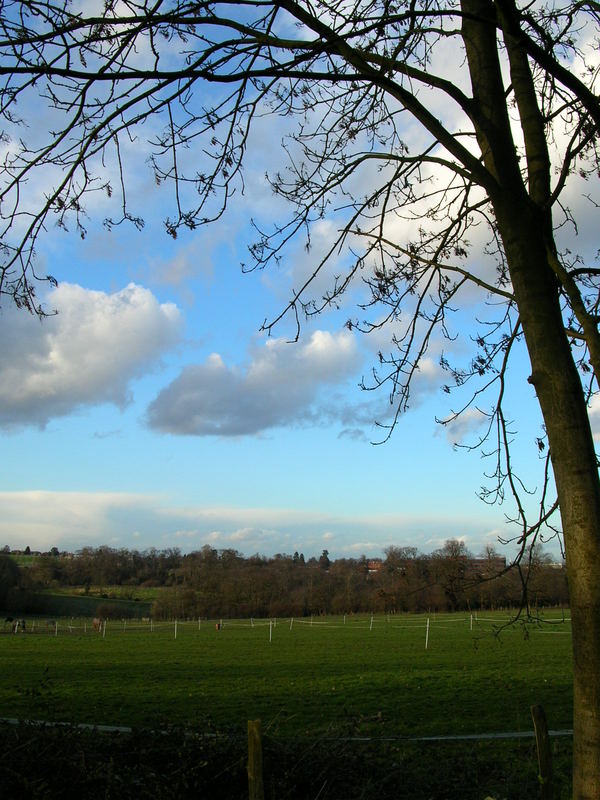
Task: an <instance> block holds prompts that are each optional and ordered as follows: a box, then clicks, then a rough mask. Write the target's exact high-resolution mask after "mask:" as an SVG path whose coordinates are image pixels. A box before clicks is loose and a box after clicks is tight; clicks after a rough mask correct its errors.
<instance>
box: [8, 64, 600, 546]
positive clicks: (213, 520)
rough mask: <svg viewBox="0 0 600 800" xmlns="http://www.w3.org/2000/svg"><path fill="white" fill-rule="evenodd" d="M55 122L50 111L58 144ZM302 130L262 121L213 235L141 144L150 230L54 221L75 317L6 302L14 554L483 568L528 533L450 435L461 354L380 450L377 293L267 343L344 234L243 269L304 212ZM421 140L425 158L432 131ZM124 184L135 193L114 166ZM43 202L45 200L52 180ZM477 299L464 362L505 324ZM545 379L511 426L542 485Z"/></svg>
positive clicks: (93, 220)
mask: <svg viewBox="0 0 600 800" xmlns="http://www.w3.org/2000/svg"><path fill="white" fill-rule="evenodd" d="M459 69H460V67H459V65H456V66H455V70H459ZM445 74H451V72H450V70H449V68H446V70H445ZM456 76H458V72H456ZM456 79H457V80H458V77H456ZM437 110H438V111H440V113H441V109H439V108H438V109H437ZM42 123H43V119H42V115H40V120H39V130H40V131H42V132H43V131H44V130H46V129H47V127H48V126H47V125H44V124H42ZM453 124H454V123H453ZM151 132H152V130H151V131H150V133H151ZM284 133H285V129H284V127H283V123H281V122H276V121H274V120H273V119H272V118H271V119H268V118H265V119H263V120H259V121H258V122H257V128H256V130H255V131H254V133H253V135H252V137H251V139H250V141H249V144H248V157H247V159H246V167H245V185H246V189H245V193H244V194H243V195H242V194H240V193H238V194H237V195H236V196H235V197H234V199H233V200H232V202H231V203H230V207H229V209H228V212H227V213H226V214H225V215H224V216H223V217H222V219H221V220H219V221H218V222H217V223H214V224H213V225H212V226H210V227H208V228H205V229H201V230H199V231H196V232H194V233H188V234H184V235H181V236H180V237H179V238H178V239H177V240H175V241H174V240H172V239H171V238H169V237H168V236H167V235H166V233H165V230H164V225H163V222H162V220H163V219H164V217H165V216H166V215H167V214H168V213H169V209H170V204H171V203H172V195H171V194H170V193H169V187H168V186H161V187H156V186H155V184H154V180H153V177H152V174H151V173H150V171H149V169H148V167H147V164H146V157H147V155H148V149H147V146H145V145H144V144H143V141H142V140H141V139H140V140H137V141H135V142H133V143H131V144H129V145H128V144H127V143H124V144H123V152H122V156H123V158H124V163H125V164H126V178H127V180H128V199H129V203H130V207H131V210H132V212H133V213H139V214H140V215H141V216H143V217H144V218H145V221H146V225H145V227H144V229H143V230H142V231H137V230H135V229H134V228H132V227H125V226H118V227H115V228H113V230H112V231H108V230H106V228H105V227H104V226H103V225H102V220H103V218H104V217H106V216H110V215H114V214H118V207H115V206H111V204H110V201H109V200H108V198H106V197H103V196H101V195H98V196H96V197H95V198H94V199H93V200H92V202H91V205H90V206H88V212H89V218H88V220H87V228H88V230H87V236H86V238H85V240H81V239H80V238H79V236H78V235H77V234H76V233H75V232H70V233H66V232H64V231H60V230H57V229H54V228H52V227H51V226H49V227H48V230H47V232H46V234H45V235H44V236H43V237H42V238H41V239H40V241H39V242H38V260H39V261H38V266H39V272H40V273H44V274H45V273H50V274H52V275H54V276H55V277H56V278H57V279H58V281H59V285H58V288H57V289H52V288H51V287H46V288H45V289H42V290H41V291H42V292H45V296H44V300H45V302H46V304H47V306H48V308H56V309H57V310H58V312H59V313H58V315H57V316H53V317H50V318H48V319H45V320H43V321H41V322H40V321H39V320H37V319H35V318H33V317H30V316H29V315H27V314H26V313H25V312H23V311H21V312H17V311H16V310H15V309H14V308H12V307H11V306H10V305H9V304H7V303H6V302H5V303H4V306H3V308H2V310H1V312H0V334H1V336H2V342H3V344H4V347H3V349H2V351H1V352H0V436H1V447H2V467H1V479H0V503H1V508H2V514H1V515H0V546H1V545H9V546H10V547H11V548H24V547H25V546H27V545H28V546H30V547H31V548H32V549H43V550H45V549H49V548H50V547H52V546H57V547H59V548H60V549H68V550H77V549H79V548H81V547H84V546H99V545H103V544H108V545H110V546H113V547H127V548H136V549H140V550H143V549H146V548H148V547H156V548H161V549H162V548H167V547H179V548H181V549H182V550H183V551H190V550H194V549H199V548H200V547H202V546H203V545H204V544H211V545H213V546H214V547H216V548H219V549H220V548H225V547H234V548H236V549H238V550H239V551H241V552H242V553H243V554H245V555H250V554H253V553H256V552H258V553H261V554H265V555H271V554H274V553H277V552H285V553H293V552H294V551H296V550H298V551H300V552H303V553H304V554H305V555H306V556H310V555H319V554H320V552H321V551H322V550H323V549H327V550H329V552H330V554H331V555H332V556H334V557H340V556H360V555H362V554H365V555H367V556H371V557H373V556H381V555H382V554H383V551H384V549H385V548H386V547H387V546H389V545H398V546H404V545H412V546H416V547H418V548H419V549H420V550H422V551H424V552H429V551H431V550H433V549H435V548H437V547H440V546H441V545H442V544H443V542H444V541H445V540H446V539H447V538H450V537H456V538H460V539H464V541H465V542H466V544H467V546H468V547H469V548H470V549H471V550H472V551H473V552H474V553H479V552H481V551H482V550H483V548H484V547H485V546H486V545H488V544H492V545H497V541H498V537H499V536H501V537H509V536H511V535H514V534H515V533H516V530H515V529H514V528H511V527H510V526H507V524H506V520H505V512H506V513H508V514H510V513H511V511H512V508H511V506H510V504H508V505H507V507H506V508H505V507H502V506H488V505H486V504H484V503H482V502H481V501H480V500H479V499H478V497H477V492H478V490H479V488H480V486H481V484H482V483H483V482H484V472H485V470H486V469H488V470H489V469H490V467H491V466H492V465H491V464H490V462H489V460H487V461H486V460H485V459H482V457H481V453H480V452H467V451H465V450H462V449H458V450H457V449H456V448H455V447H454V446H453V445H454V443H455V442H456V441H461V442H465V441H470V439H469V438H468V437H469V435H472V434H473V433H474V431H475V432H476V426H475V425H474V423H476V422H477V419H476V417H475V416H474V415H471V416H469V415H466V416H465V417H464V418H463V420H462V422H461V426H455V427H454V428H453V429H448V428H443V427H442V426H440V425H438V424H436V422H435V418H436V416H437V417H438V418H444V417H446V416H447V415H448V413H449V411H450V409H451V407H452V403H454V402H457V400H455V399H454V398H448V396H447V395H445V394H444V393H443V392H442V391H441V385H442V384H443V383H444V381H445V379H444V375H443V374H442V372H441V370H440V367H439V356H440V354H441V348H442V344H441V342H436V341H434V342H433V343H432V348H431V354H430V358H428V360H427V361H425V362H424V363H423V364H422V368H421V372H420V373H419V375H418V377H417V380H416V381H415V385H414V393H413V401H412V403H411V408H410V410H409V411H408V412H407V413H406V414H404V415H403V416H402V417H401V418H400V420H399V423H398V425H397V428H396V430H395V432H394V434H393V436H392V438H391V439H390V440H389V441H388V442H387V443H385V444H382V445H377V446H375V445H373V444H372V442H373V441H376V440H378V439H379V438H380V437H381V432H380V431H379V430H378V429H377V428H375V427H374V425H373V422H374V420H380V421H385V420H386V419H389V411H390V407H389V403H388V398H387V394H386V390H385V389H381V390H379V391H377V392H364V391H362V390H361V389H360V388H359V384H360V382H361V380H362V379H363V377H365V378H366V379H367V380H368V377H369V374H370V371H371V368H372V367H373V366H374V364H375V363H376V354H377V352H378V350H379V349H384V351H385V349H386V348H387V347H389V335H390V331H389V330H387V331H384V332H383V333H375V334H372V335H370V336H361V335H360V334H358V333H356V332H355V331H352V332H351V331H348V330H347V329H345V328H344V322H345V320H346V319H347V317H348V316H352V315H353V314H354V308H353V305H352V303H353V301H355V300H356V299H357V294H356V292H353V294H351V295H350V296H349V298H348V305H347V306H346V307H345V308H342V309H341V310H339V311H328V312H326V313H323V314H322V315H321V316H319V317H316V318H313V319H311V320H310V321H308V322H307V323H306V324H304V325H303V327H302V331H301V336H300V339H299V341H298V342H295V343H290V342H289V339H290V338H291V337H293V333H294V329H293V325H292V324H291V323H290V322H289V321H288V320H284V321H283V322H282V324H281V325H279V326H278V327H277V328H276V329H275V330H274V332H273V336H272V337H271V338H268V337H266V335H265V334H264V333H261V332H260V328H261V324H262V323H263V321H264V320H265V319H272V318H273V317H274V316H276V315H277V314H278V312H279V311H280V310H281V309H282V308H283V307H284V306H285V303H286V301H287V299H288V297H289V292H290V289H291V288H292V287H294V286H298V285H299V284H300V282H301V281H302V280H303V279H304V278H305V277H306V275H308V274H309V273H310V272H311V271H312V269H313V268H314V265H315V258H316V257H317V256H316V254H317V253H318V252H319V251H320V248H323V247H326V246H327V244H328V243H330V242H331V240H332V236H333V235H334V234H335V224H334V222H333V221H332V220H331V219H324V220H323V221H322V222H321V223H318V224H317V225H316V226H315V229H314V231H313V249H312V251H310V252H307V251H306V250H305V249H304V248H303V246H302V245H303V243H302V242H301V241H299V242H297V243H295V244H293V245H292V246H291V247H290V248H288V250H287V251H286V253H285V256H284V258H283V259H282V261H281V263H280V264H279V265H273V266H271V267H270V268H268V269H267V270H265V271H263V272H254V273H251V274H242V271H241V269H240V262H241V261H246V260H247V251H246V247H247V244H248V242H249V241H250V240H251V236H252V231H251V226H250V220H251V218H256V219H258V220H260V221H261V222H263V223H269V222H272V221H273V220H281V219H284V218H285V214H286V209H285V208H284V207H283V206H282V205H281V202H280V201H278V200H277V199H276V198H275V197H274V196H273V194H272V192H271V190H270V188H269V186H268V184H267V182H266V180H265V177H264V173H265V170H266V169H267V168H271V169H275V168H276V166H277V161H278V158H279V157H280V156H282V151H281V150H280V148H279V142H280V140H281V136H282V135H283V134H284ZM32 135H35V131H34V132H33V134H32ZM406 138H407V141H410V142H411V146H412V145H413V144H414V145H415V146H418V144H419V134H418V132H415V131H414V130H412V129H409V130H407V132H406ZM196 156H197V153H196V152H191V153H188V154H187V155H185V154H184V156H183V157H187V158H189V159H193V158H195V157H196ZM103 169H105V170H106V171H107V172H108V173H109V175H108V177H111V174H110V173H111V169H112V170H113V173H112V178H113V179H114V165H112V167H111V166H110V165H107V166H106V167H103ZM574 180H576V178H575V179H574ZM29 190H30V191H31V192H32V196H33V197H35V193H36V192H40V191H42V190H43V185H42V184H40V185H36V184H35V182H33V184H32V185H31V186H30V187H29ZM585 190H586V191H587V187H586V189H585ZM566 194H567V199H568V200H569V201H570V203H571V207H572V209H573V211H574V213H575V215H576V217H577V219H578V221H579V223H580V226H579V243H578V246H579V248H580V250H581V251H582V252H584V253H589V254H591V253H593V252H594V251H595V245H594V242H595V232H596V226H595V221H594V220H595V212H594V211H593V208H592V206H591V205H590V204H589V203H587V201H584V200H583V195H584V190H583V189H582V188H581V187H578V186H577V185H576V184H575V185H574V186H571V185H569V186H568V187H567V192H566ZM586 203H587V205H586ZM409 233H410V231H409V232H408V233H407V235H408V234H409ZM567 235H568V234H563V236H567ZM473 236H474V240H475V242H474V248H473V259H474V263H475V265H476V266H477V268H478V269H479V268H481V269H482V270H483V272H484V273H486V270H488V271H489V269H490V264H489V263H487V264H486V262H485V258H484V257H483V256H482V252H483V240H482V241H481V242H480V243H479V244H478V242H477V232H476V231H475V232H474V234H473ZM567 243H569V242H567V241H563V242H562V244H563V245H565V244H567ZM329 275H330V276H331V272H329ZM326 276H327V273H326V275H325V278H326ZM325 278H324V279H323V280H325ZM320 280H321V279H319V281H320ZM316 288H317V290H318V289H319V282H317V287H316ZM462 299H463V305H464V308H463V310H462V311H461V312H460V313H459V314H457V315H456V319H455V320H454V322H453V325H454V330H455V333H456V334H457V339H456V340H455V341H454V342H453V343H452V344H448V343H446V345H445V346H446V348H449V350H450V355H452V356H454V357H456V358H458V359H459V360H460V359H461V358H463V359H464V358H467V356H468V353H469V352H470V348H469V337H470V336H471V335H473V334H474V333H475V330H476V327H477V326H476V325H475V326H474V323H473V320H474V319H475V318H476V317H481V316H484V315H485V314H487V313H488V312H489V309H487V310H486V309H485V307H484V306H482V305H479V303H480V301H479V300H477V299H476V298H475V297H474V296H471V295H470V294H468V293H467V294H465V295H463V298H462ZM386 337H387V338H386ZM527 374H528V368H527V359H526V356H525V355H524V354H522V353H521V354H517V356H516V359H515V364H514V369H513V371H512V372H511V378H510V381H511V382H510V385H509V400H508V401H507V412H508V414H509V416H510V418H511V419H512V420H514V424H513V428H514V430H515V432H516V434H515V443H514V459H515V463H516V465H517V467H518V470H519V472H520V474H522V475H523V476H524V477H525V479H526V480H527V482H528V485H529V486H530V487H536V486H539V482H540V474H539V466H540V461H539V456H538V453H537V450H536V447H535V439H536V437H537V436H538V435H539V433H540V421H539V416H538V413H537V407H536V403H535V398H534V396H533V390H532V388H531V386H530V385H529V384H528V383H527V380H526V378H527ZM593 419H594V421H595V417H594V416H593ZM465 437H466V438H465ZM500 549H501V548H500ZM549 549H550V550H552V551H554V552H557V550H558V549H557V546H556V544H551V545H550V546H549ZM502 552H505V553H506V554H507V555H508V556H510V555H512V553H513V550H512V549H511V548H510V547H507V548H506V549H505V550H502Z"/></svg>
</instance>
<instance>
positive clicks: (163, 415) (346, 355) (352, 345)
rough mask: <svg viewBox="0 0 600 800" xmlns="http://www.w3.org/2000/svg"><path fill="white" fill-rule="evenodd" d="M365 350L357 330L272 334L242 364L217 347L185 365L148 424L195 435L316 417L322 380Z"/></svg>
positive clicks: (347, 368) (342, 374)
mask: <svg viewBox="0 0 600 800" xmlns="http://www.w3.org/2000/svg"><path fill="white" fill-rule="evenodd" d="M361 361H362V357H361V355H360V354H359V351H358V348H357V346H356V341H355V339H354V337H353V335H352V334H351V333H350V332H348V331H343V332H340V333H337V334H334V333H329V332H327V331H316V332H315V333H313V334H312V336H311V337H310V338H309V339H308V340H307V341H306V342H303V343H295V344H291V343H289V342H286V341H285V340H284V339H268V340H267V341H266V342H265V343H264V344H262V345H260V346H257V347H255V348H254V350H253V352H252V353H251V358H250V361H249V363H248V364H247V365H246V366H244V367H238V366H231V367H230V366H228V365H226V364H225V362H224V361H223V359H222V358H221V356H219V355H218V354H216V353H213V354H212V355H211V356H209V358H208V359H207V360H206V361H205V362H204V363H203V364H194V365H189V366H187V367H185V368H184V369H183V370H182V371H181V373H180V375H179V376H178V377H177V378H176V379H175V380H174V381H173V382H172V383H171V384H170V385H169V386H167V387H166V388H165V389H163V390H162V391H161V392H160V394H159V395H158V396H157V397H156V399H155V400H154V401H153V402H152V403H151V405H150V406H149V408H148V415H147V419H148V424H149V425H150V427H151V428H154V429H155V430H159V431H163V432H165V433H173V434H181V435H194V436H240V435H249V434H256V433H259V432H261V431H264V430H267V429H269V428H273V427H277V426H281V425H300V424H307V423H312V424H315V423H318V422H319V421H321V420H322V419H323V416H324V415H327V416H329V413H330V412H329V411H326V410H325V406H324V405H323V406H320V405H319V394H320V391H321V390H322V389H323V388H324V387H331V386H334V385H338V384H341V383H343V382H345V381H347V380H348V379H349V378H350V377H352V376H355V375H356V374H357V370H358V369H359V367H360V364H361Z"/></svg>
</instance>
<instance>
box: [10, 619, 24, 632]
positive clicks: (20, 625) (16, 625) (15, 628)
mask: <svg viewBox="0 0 600 800" xmlns="http://www.w3.org/2000/svg"><path fill="white" fill-rule="evenodd" d="M19 631H21V632H22V633H25V620H24V619H15V620H13V623H12V632H13V633H18V632H19Z"/></svg>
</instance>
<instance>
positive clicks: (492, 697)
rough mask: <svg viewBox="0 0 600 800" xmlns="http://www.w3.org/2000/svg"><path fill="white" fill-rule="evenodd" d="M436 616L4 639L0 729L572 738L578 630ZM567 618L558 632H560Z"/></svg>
mask: <svg viewBox="0 0 600 800" xmlns="http://www.w3.org/2000/svg"><path fill="white" fill-rule="evenodd" d="M547 617H548V622H547V623H544V624H541V625H528V626H526V627H524V626H522V625H512V626H510V627H507V628H505V629H503V630H502V631H501V633H500V634H499V635H496V634H495V633H494V630H495V628H496V627H497V626H499V625H502V624H503V623H504V622H507V618H506V616H504V618H502V617H500V616H494V615H491V614H489V613H485V614H481V615H480V617H479V619H478V620H474V621H472V620H471V618H470V615H469V614H457V615H432V616H430V618H429V619H430V628H429V636H428V642H427V649H425V641H426V634H427V630H426V624H427V617H426V616H409V615H396V616H389V617H383V616H379V617H375V618H373V620H372V621H371V618H370V617H348V618H347V619H346V620H345V621H344V619H343V618H341V617H337V618H333V617H329V618H318V619H317V618H315V620H313V624H311V623H310V620H307V619H303V620H300V619H295V620H293V621H291V620H290V619H283V620H277V622H276V624H273V623H269V621H265V620H261V621H253V622H251V621H250V620H238V621H234V620H231V621H227V620H226V621H224V626H223V629H222V630H220V631H216V630H215V623H214V621H213V622H206V621H202V622H200V623H199V622H198V621H197V620H196V621H187V622H181V621H178V622H177V624H176V625H175V623H164V622H163V623H156V622H155V623H152V624H151V623H149V622H137V621H136V622H135V623H133V622H129V621H127V622H126V623H125V622H114V621H108V622H107V624H106V632H105V634H104V635H103V634H102V633H95V632H93V631H92V624H91V619H88V620H87V621H83V620H69V621H65V620H59V621H58V623H59V628H58V635H54V634H55V633H56V632H53V631H52V630H50V629H48V630H46V629H45V628H44V625H43V623H42V622H40V621H37V627H34V629H33V632H32V626H31V624H29V623H28V630H27V632H26V633H25V634H21V635H19V634H17V635H12V634H7V635H2V636H0V659H1V661H2V667H3V669H2V672H3V680H2V682H1V683H0V716H3V717H18V718H21V719H47V720H53V721H65V722H71V723H91V724H96V725H124V726H131V727H148V728H154V729H162V728H165V727H167V726H170V725H191V726H194V727H200V728H206V729H211V730H215V729H217V730H218V729H224V728H226V729H228V730H231V729H239V730H241V731H243V730H245V725H246V720H248V719H255V718H259V719H261V720H262V722H263V727H264V728H265V729H266V730H267V731H272V732H275V733H277V734H278V735H288V736H298V735H315V736H323V735H324V734H327V735H332V736H367V735H368V736H375V737H409V738H411V737H427V736H446V735H463V734H484V733H499V732H508V731H530V730H531V729H532V723H531V717H530V711H529V709H530V706H531V705H533V704H541V705H542V706H543V707H544V708H545V710H546V714H547V717H548V722H549V727H550V728H551V729H565V728H571V727H572V719H571V666H570V646H571V641H570V625H569V622H568V620H567V621H566V622H562V620H561V618H560V614H556V613H555V614H552V613H551V612H549V613H548V614H547ZM552 617H554V620H552Z"/></svg>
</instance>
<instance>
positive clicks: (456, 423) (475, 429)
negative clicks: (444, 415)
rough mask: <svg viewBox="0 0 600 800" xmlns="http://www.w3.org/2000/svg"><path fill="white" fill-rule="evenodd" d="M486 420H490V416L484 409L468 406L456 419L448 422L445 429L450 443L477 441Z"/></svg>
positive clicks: (460, 443) (468, 443)
mask: <svg viewBox="0 0 600 800" xmlns="http://www.w3.org/2000/svg"><path fill="white" fill-rule="evenodd" d="M486 422H489V417H487V416H486V415H485V414H484V413H483V412H482V411H480V410H479V409H478V408H468V409H466V410H465V411H463V412H462V413H461V414H459V416H458V417H456V419H453V420H452V421H451V422H446V423H445V424H444V429H445V431H446V436H447V438H448V441H449V442H450V444H452V445H454V444H457V445H463V444H464V445H470V444H473V443H475V442H477V440H478V434H480V433H482V431H483V426H484V425H485V423H486Z"/></svg>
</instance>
